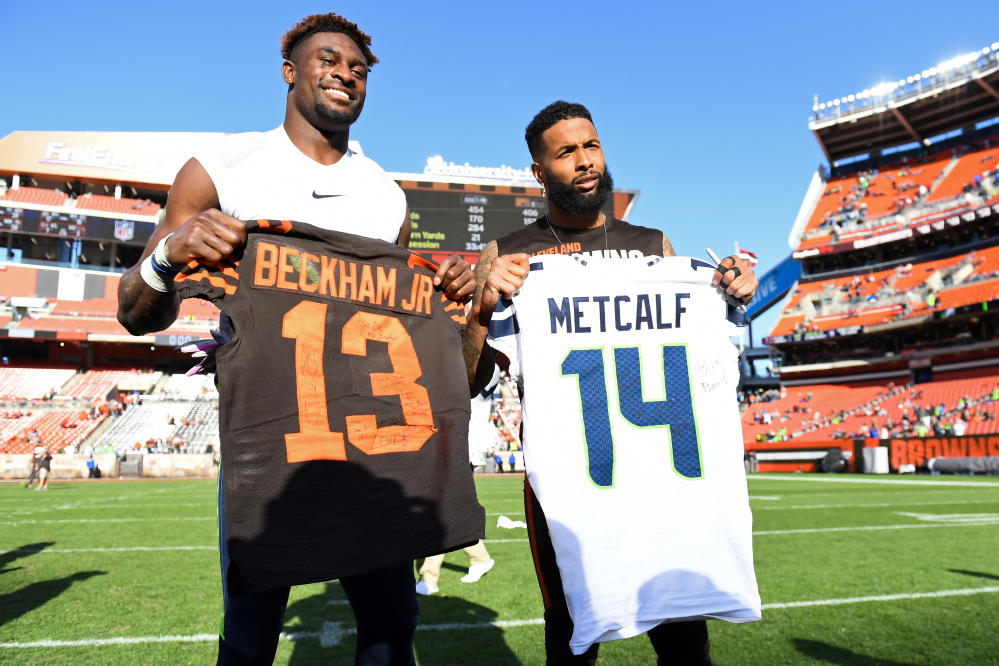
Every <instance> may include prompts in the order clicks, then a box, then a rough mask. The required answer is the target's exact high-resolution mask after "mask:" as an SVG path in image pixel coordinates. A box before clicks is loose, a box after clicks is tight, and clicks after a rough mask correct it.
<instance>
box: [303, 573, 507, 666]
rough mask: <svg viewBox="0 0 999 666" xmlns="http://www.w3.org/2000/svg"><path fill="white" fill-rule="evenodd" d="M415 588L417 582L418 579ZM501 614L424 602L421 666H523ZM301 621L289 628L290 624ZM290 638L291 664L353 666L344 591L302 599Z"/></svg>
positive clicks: (333, 586) (328, 589)
mask: <svg viewBox="0 0 999 666" xmlns="http://www.w3.org/2000/svg"><path fill="white" fill-rule="evenodd" d="M413 584H414V585H415V584H416V581H415V579H414V581H413ZM497 617H498V613H497V612H496V611H494V610H493V609H491V608H487V607H485V606H481V605H479V604H475V603H472V602H470V601H466V600H464V599H459V598H457V597H447V596H433V597H421V598H420V626H419V627H417V629H416V635H415V637H414V645H415V651H416V655H417V658H418V659H419V661H420V663H421V664H426V665H428V666H432V665H433V664H469V663H474V664H478V665H479V666H484V665H485V664H496V665H500V664H519V663H520V661H519V660H518V659H517V657H516V655H515V654H514V653H513V650H511V649H510V647H509V646H508V645H507V644H506V641H505V640H504V638H503V630H502V629H500V628H499V627H496V626H493V624H492V623H493V622H494V621H495V620H496V619H497ZM295 620H297V621H298V622H297V623H295V624H294V625H292V626H289V623H290V622H294V621H295ZM284 621H285V631H284V633H285V636H286V637H287V638H290V639H291V641H292V643H293V645H294V647H293V648H292V653H291V656H290V658H289V660H288V663H289V664H291V665H292V666H295V665H298V664H303V665H304V664H315V663H350V662H352V661H353V658H354V646H355V641H356V635H357V634H356V627H355V624H354V616H353V613H352V612H351V609H350V605H349V604H348V603H347V597H346V595H345V594H344V592H343V589H342V588H341V587H340V585H339V584H338V583H337V582H336V581H333V582H330V583H326V585H325V587H324V589H323V591H322V592H320V593H318V594H315V595H312V596H311V597H306V598H304V599H299V600H298V601H295V602H294V603H292V604H290V605H289V606H288V609H287V611H286V612H285V616H284Z"/></svg>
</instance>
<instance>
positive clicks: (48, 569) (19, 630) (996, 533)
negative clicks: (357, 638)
mask: <svg viewBox="0 0 999 666" xmlns="http://www.w3.org/2000/svg"><path fill="white" fill-rule="evenodd" d="M522 484H523V482H522V478H521V477H520V476H497V477H484V478H480V479H478V480H477V485H478V489H479V498H480V500H481V502H482V504H483V505H484V506H485V507H486V513H487V520H488V527H487V535H486V536H487V545H488V548H489V551H490V553H491V555H492V557H493V558H494V559H495V560H496V562H497V564H496V568H495V569H493V571H492V572H490V573H489V574H488V575H487V576H486V577H485V578H483V579H482V580H481V581H480V582H478V583H476V584H472V585H470V584H463V583H461V582H460V581H459V578H460V577H461V576H462V575H463V574H464V573H465V570H466V568H467V566H468V560H467V558H466V557H465V556H464V555H463V554H462V553H460V552H459V553H455V554H453V555H450V556H448V559H447V561H446V562H445V565H444V569H443V572H442V578H441V583H440V588H441V593H440V594H439V595H437V596H434V597H429V598H427V597H423V598H421V605H422V617H421V626H420V629H419V630H418V632H417V634H416V652H417V656H418V659H419V663H420V664H423V665H427V664H476V665H482V664H517V663H523V664H541V663H543V661H544V649H543V629H542V626H541V624H540V618H541V599H540V594H539V592H538V587H537V583H536V580H535V577H534V569H533V565H532V563H531V558H530V553H529V550H528V545H527V536H526V531H525V530H524V529H521V528H515V529H500V528H498V527H497V526H496V521H497V518H498V517H499V516H500V515H505V516H508V517H510V518H512V519H513V520H523V519H524V515H523V506H522V500H521V498H522ZM749 489H750V495H751V503H752V507H753V513H754V517H755V522H754V533H755V536H754V547H755V558H756V573H757V577H758V579H759V584H760V592H761V595H762V597H763V603H764V606H763V608H764V610H763V620H762V621H760V622H756V623H751V624H743V625H732V624H727V623H724V622H716V621H712V622H710V623H709V627H710V630H711V641H712V655H713V658H714V661H715V663H717V664H807V663H813V664H865V665H872V666H873V665H874V664H885V665H895V664H999V478H996V477H991V478H973V477H907V478H900V477H892V478H876V477H859V476H845V475H844V476H821V475H754V476H752V477H751V478H750V481H749ZM669 510H670V507H662V508H660V509H659V511H669ZM653 518H654V514H653V513H652V512H651V511H650V517H649V519H650V520H651V519H653ZM215 543H216V528H215V484H214V483H213V482H209V481H145V482H117V481H107V482H74V483H53V484H52V486H51V490H49V491H48V492H35V491H33V490H32V491H28V490H25V489H23V487H22V486H21V485H20V484H12V483H8V484H2V485H0V663H18V664H22V663H25V664H182V663H191V664H207V663H214V659H215V649H216V640H217V638H216V635H217V630H218V625H219V620H220V615H221V596H220V578H219V574H218V555H217V550H216V546H215ZM353 642H354V635H353V621H352V618H351V614H350V608H349V607H348V606H347V605H346V602H345V601H344V596H343V592H342V591H341V590H340V588H339V586H338V585H337V584H336V583H335V582H334V583H326V584H318V585H308V586H302V587H299V588H295V589H294V590H293V591H292V596H291V600H290V602H289V605H288V611H287V614H286V616H285V634H284V636H283V639H282V641H281V643H280V647H279V648H278V654H277V660H276V663H279V664H286V663H292V664H313V663H351V662H352V654H353ZM600 654H601V661H602V663H606V664H648V663H654V655H653V653H652V651H651V648H650V647H649V644H648V641H647V640H646V639H645V638H644V637H641V636H640V637H636V638H632V639H629V640H626V641H617V642H614V643H607V644H604V645H603V646H602V647H601V652H600Z"/></svg>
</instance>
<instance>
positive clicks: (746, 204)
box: [0, 0, 999, 339]
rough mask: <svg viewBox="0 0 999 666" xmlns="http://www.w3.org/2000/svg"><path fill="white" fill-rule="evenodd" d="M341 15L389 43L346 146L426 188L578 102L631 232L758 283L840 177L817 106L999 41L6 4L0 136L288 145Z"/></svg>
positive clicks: (675, 18)
mask: <svg viewBox="0 0 999 666" xmlns="http://www.w3.org/2000/svg"><path fill="white" fill-rule="evenodd" d="M327 11H336V12H337V13H340V14H343V15H344V16H347V17H348V18H350V19H351V20H354V21H356V22H357V23H358V25H359V26H360V27H361V29H363V30H365V31H366V32H368V33H369V34H371V35H372V37H373V42H372V50H373V51H374V53H375V54H376V55H377V56H378V57H379V58H380V59H381V63H380V64H379V65H377V66H376V67H375V68H374V70H373V72H372V75H371V77H370V79H369V83H368V99H367V103H366V106H365V110H364V113H363V115H362V117H361V119H360V121H359V122H358V123H357V125H355V128H354V130H353V131H352V134H351V137H352V138H354V139H357V140H359V141H361V143H362V145H363V147H364V151H365V153H366V154H368V155H369V156H371V157H373V158H375V159H376V160H377V161H379V162H380V163H381V164H382V165H383V166H384V167H385V168H386V169H387V170H390V171H404V172H405V171H408V172H419V171H422V168H423V165H424V163H425V161H426V158H427V157H428V156H430V155H435V154H440V155H443V156H444V158H445V159H447V160H451V161H454V162H459V163H462V162H466V161H467V162H470V163H472V164H476V165H484V166H499V165H500V164H507V165H510V166H515V167H522V166H527V165H528V164H529V163H530V159H529V157H528V153H527V149H526V147H525V145H524V141H523V131H524V127H525V126H526V125H527V123H528V122H529V121H530V119H531V117H532V116H533V115H534V114H535V113H536V112H537V111H538V110H539V109H540V108H541V107H543V106H545V105H546V104H548V103H549V102H551V101H554V100H556V99H566V100H570V101H578V102H582V103H583V104H586V105H587V106H588V107H589V108H590V110H591V111H592V113H593V116H594V120H595V123H596V126H597V129H598V131H599V132H600V135H601V139H602V141H603V144H604V150H605V153H606V155H607V161H608V165H609V166H610V167H611V169H612V171H613V172H614V179H615V182H616V184H617V186H618V187H623V188H628V189H640V190H641V191H642V194H641V198H640V199H639V201H638V204H637V206H636V207H635V210H634V213H633V215H632V218H631V221H632V222H634V223H637V224H643V225H646V226H651V227H657V228H661V229H663V230H664V231H665V232H666V233H667V234H668V235H669V236H670V238H671V240H672V242H673V245H674V247H675V248H676V250H677V252H678V253H680V254H693V255H698V256H703V254H704V247H705V246H710V247H712V248H713V249H714V250H715V251H716V252H718V253H719V254H722V255H724V254H727V253H729V252H730V251H731V248H732V243H733V242H734V241H739V242H740V243H741V244H743V245H744V246H745V247H748V248H750V249H752V250H754V251H756V252H757V254H758V255H759V257H760V260H761V264H760V267H759V268H760V272H762V271H763V270H766V269H767V268H769V267H771V266H772V265H774V264H775V263H777V262H778V261H779V260H780V259H782V258H783V257H785V256H786V255H787V254H788V252H789V250H788V247H787V243H786V238H787V235H788V231H789V230H790V227H791V224H792V222H793V220H794V217H795V214H796V213H797V210H798V207H799V205H800V203H801V199H802V197H803V195H804V192H805V188H806V186H807V184H808V181H809V179H810V177H811V174H812V173H813V172H814V170H815V168H816V167H817V166H818V164H819V163H821V162H822V161H823V160H824V157H823V155H822V152H821V151H820V149H819V147H818V144H817V143H816V141H815V139H814V138H813V137H812V135H811V132H810V131H809V130H808V124H807V123H808V116H809V114H810V113H811V107H812V97H813V95H818V96H819V98H820V100H827V99H831V98H834V97H840V96H844V95H848V94H850V93H855V92H857V91H860V90H862V89H864V88H867V87H870V86H873V85H875V84H877V83H880V82H882V81H886V80H889V81H890V80H897V79H899V78H902V77H904V76H907V75H910V74H913V73H915V72H917V71H920V70H922V69H925V68H927V67H930V66H932V65H935V64H936V63H938V62H940V61H942V60H945V59H947V58H950V57H952V56H955V55H958V54H961V53H965V52H967V51H971V50H975V49H980V48H982V47H983V46H986V45H989V44H991V43H992V42H994V41H996V40H997V39H999V30H996V29H995V25H996V23H994V22H993V21H991V20H989V19H988V17H989V13H988V11H978V10H974V11H964V10H958V9H956V6H951V8H950V9H948V6H947V5H944V4H941V3H937V2H913V1H910V2H906V3H904V4H902V5H900V4H897V3H886V2H876V1H875V2H870V0H867V1H865V2H855V1H853V0H845V1H840V2H836V3H823V4H817V3H799V2H794V3H791V2H787V3H769V4H765V3H764V4H761V3H744V2H712V1H710V0H709V1H704V2H699V3H672V2H637V3H636V2H632V3H629V2H624V3H610V2H599V3H598V2H592V1H589V0H582V1H580V2H574V3H536V2H521V1H519V0H516V1H507V2H502V3H472V2H431V3H414V2H379V1H376V0H368V1H367V2H354V1H351V2H339V3H331V4H327V3H316V2H296V1H288V2H266V3H264V2H252V1H247V2H238V3H237V2H205V1H202V2H197V3H195V2H186V1H177V2H159V3H156V2H150V3H130V2H102V1H95V2H88V3H82V2H78V1H74V2H63V1H58V0H57V1H54V2H46V3H39V4H34V3H24V2H17V3H5V6H4V8H3V10H2V17H3V22H4V25H5V26H6V27H7V28H8V29H7V30H5V31H4V32H5V36H4V39H3V40H0V62H3V63H4V72H5V73H4V75H3V88H2V89H3V92H4V94H3V98H4V103H3V104H0V135H6V134H7V133H9V132H11V131H14V130H118V131H224V132H241V131H250V130H261V129H270V128H273V127H276V126H277V125H279V124H280V123H281V120H282V118H283V113H284V98H285V87H284V85H283V83H282V82H281V78H280V63H281V58H280V53H279V38H280V36H281V34H282V33H284V32H285V31H286V30H287V29H288V28H289V27H291V26H292V25H293V24H294V23H295V22H296V21H298V20H299V19H300V18H302V17H303V16H305V15H307V14H310V13H316V12H327ZM990 25H991V26H993V27H992V28H989V26H990ZM773 321H774V320H773V316H772V313H771V315H769V316H768V315H765V316H764V318H762V319H761V320H760V322H758V324H757V326H755V327H754V334H755V337H756V338H757V339H758V338H759V337H760V336H761V335H762V334H765V333H766V332H768V331H769V327H770V326H772V324H773Z"/></svg>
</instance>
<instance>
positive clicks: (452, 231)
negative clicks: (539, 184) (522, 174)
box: [406, 186, 545, 254]
mask: <svg viewBox="0 0 999 666" xmlns="http://www.w3.org/2000/svg"><path fill="white" fill-rule="evenodd" d="M472 187H474V189H475V190H477V191H474V192H473V191H463V190H457V189H449V190H419V189H408V188H407V189H406V201H407V203H408V204H409V219H410V222H411V223H412V227H413V231H412V234H410V237H409V247H410V249H412V250H430V251H436V252H442V253H451V252H458V253H475V254H478V253H479V251H480V250H482V248H483V247H485V245H486V243H488V242H489V241H491V240H495V239H497V238H499V237H500V236H504V235H506V234H508V233H510V232H511V231H515V230H516V229H519V228H521V227H523V226H524V225H525V224H530V223H531V222H534V221H535V220H537V219H538V218H540V217H543V216H544V214H545V200H544V198H542V197H540V196H530V195H529V194H527V193H526V192H524V193H512V192H507V193H502V194H501V193H497V192H495V191H486V192H482V191H481V190H480V187H481V186H472ZM507 189H509V188H507Z"/></svg>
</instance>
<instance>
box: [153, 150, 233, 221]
mask: <svg viewBox="0 0 999 666" xmlns="http://www.w3.org/2000/svg"><path fill="white" fill-rule="evenodd" d="M218 207H219V195H218V192H217V191H216V189H215V183H213V182H212V179H211V176H209V175H208V172H207V171H205V168H204V167H203V166H201V162H199V161H198V160H197V159H195V158H193V157H192V158H191V159H189V160H188V161H187V162H186V163H185V164H184V166H182V167H181V168H180V171H178V172H177V175H176V177H174V179H173V185H172V186H171V187H170V194H169V195H168V196H167V206H166V213H165V215H164V218H163V222H162V223H161V224H160V227H161V228H164V229H165V231H166V233H170V232H172V231H174V230H175V229H176V228H177V227H179V226H180V225H182V224H183V223H184V222H186V221H187V220H188V219H190V218H191V217H194V216H195V215H197V214H198V213H200V212H201V211H204V210H208V209H209V208H218Z"/></svg>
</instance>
